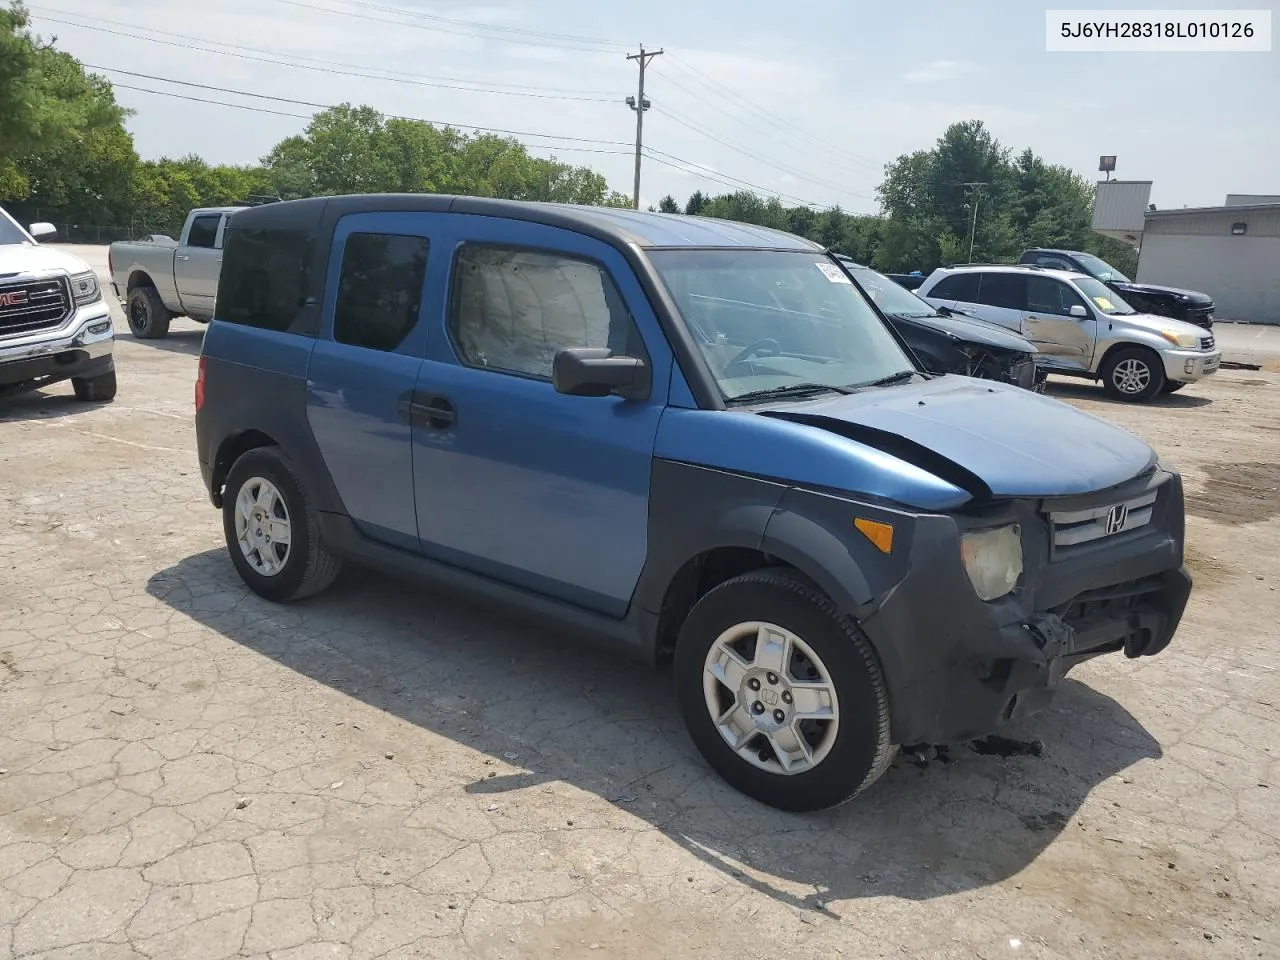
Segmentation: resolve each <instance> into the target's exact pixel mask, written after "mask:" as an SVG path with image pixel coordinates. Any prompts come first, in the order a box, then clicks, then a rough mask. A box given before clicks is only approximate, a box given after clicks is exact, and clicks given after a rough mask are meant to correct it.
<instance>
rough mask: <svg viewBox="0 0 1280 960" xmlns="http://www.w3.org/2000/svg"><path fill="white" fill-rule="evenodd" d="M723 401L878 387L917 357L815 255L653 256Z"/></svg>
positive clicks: (844, 278)
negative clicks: (764, 393) (806, 390)
mask: <svg viewBox="0 0 1280 960" xmlns="http://www.w3.org/2000/svg"><path fill="white" fill-rule="evenodd" d="M649 257H650V259H651V260H652V262H653V264H654V266H655V267H656V268H657V271H658V273H659V275H660V276H661V277H662V281H663V283H664V284H666V287H667V290H668V291H670V293H671V296H672V298H673V299H674V300H675V302H676V305H677V307H679V310H680V314H681V316H682V317H683V318H684V322H685V324H686V326H687V327H688V328H689V332H690V334H691V335H692V336H693V339H694V340H695V341H696V342H697V344H698V346H699V348H700V349H701V350H702V355H703V356H704V357H706V360H707V365H708V366H709V367H710V368H711V372H712V375H713V376H714V377H715V378H716V382H717V383H718V384H719V386H720V390H721V392H722V393H723V394H724V397H725V399H726V400H733V399H735V398H739V397H744V396H745V395H746V394H756V393H758V392H760V391H773V390H779V389H786V388H796V389H797V390H799V389H804V388H813V389H815V390H816V391H817V392H822V388H824V387H826V388H831V389H838V388H843V387H859V386H865V385H868V384H872V383H875V382H876V381H878V380H881V379H884V378H886V377H891V376H893V375H894V374H897V373H901V372H903V371H912V370H913V366H912V363H911V361H910V360H909V359H908V358H907V357H906V355H904V354H903V352H902V350H901V349H900V348H899V347H898V344H897V341H895V340H894V338H893V336H892V334H890V332H889V331H888V330H887V329H886V328H885V325H884V323H883V322H881V320H880V318H879V317H878V316H876V313H875V311H874V310H873V309H872V308H871V306H870V305H869V304H868V303H867V301H866V300H865V299H863V297H862V296H861V294H859V293H858V290H857V288H856V287H855V286H854V285H853V283H852V282H851V281H850V280H849V277H848V275H847V274H845V273H844V271H843V270H841V269H840V267H839V265H838V264H836V263H835V262H834V261H833V260H831V259H830V258H829V257H827V256H825V255H823V254H821V253H816V252H794V253H793V252H790V251H776V250H696V249H685V250H655V251H652V252H651V253H650V254H649Z"/></svg>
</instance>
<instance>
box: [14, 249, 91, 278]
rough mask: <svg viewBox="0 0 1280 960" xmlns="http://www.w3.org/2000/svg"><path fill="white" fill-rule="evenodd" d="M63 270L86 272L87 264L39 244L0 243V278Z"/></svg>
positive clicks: (77, 258)
mask: <svg viewBox="0 0 1280 960" xmlns="http://www.w3.org/2000/svg"><path fill="white" fill-rule="evenodd" d="M60 271H65V272H67V273H87V272H88V271H89V265H88V264H87V263H85V262H84V261H83V260H81V259H80V258H79V257H73V256H72V255H71V254H69V253H63V252H62V251H61V250H56V249H54V248H53V247H46V246H41V245H40V244H27V243H4V244H0V280H6V279H12V278H13V276H14V275H15V274H34V275H37V276H39V275H43V274H49V273H57V272H60Z"/></svg>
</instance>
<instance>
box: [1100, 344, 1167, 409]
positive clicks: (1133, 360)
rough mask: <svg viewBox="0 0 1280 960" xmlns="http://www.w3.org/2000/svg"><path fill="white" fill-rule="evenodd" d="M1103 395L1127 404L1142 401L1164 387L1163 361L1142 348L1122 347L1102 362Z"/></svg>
mask: <svg viewBox="0 0 1280 960" xmlns="http://www.w3.org/2000/svg"><path fill="white" fill-rule="evenodd" d="M1101 373H1102V386H1103V387H1104V388H1105V389H1106V391H1107V395H1108V396H1110V397H1113V398H1114V399H1116V400H1124V401H1127V402H1129V403H1146V402H1147V401H1148V400H1151V399H1152V398H1153V397H1156V396H1157V395H1159V393H1160V391H1161V390H1163V389H1164V385H1165V376H1164V362H1163V361H1162V360H1161V359H1160V357H1159V355H1158V354H1157V353H1156V352H1155V351H1154V350H1148V349H1147V348H1146V347H1122V348H1121V349H1119V350H1117V351H1116V352H1115V353H1113V354H1111V356H1109V357H1107V359H1106V362H1105V363H1103V365H1102V371H1101Z"/></svg>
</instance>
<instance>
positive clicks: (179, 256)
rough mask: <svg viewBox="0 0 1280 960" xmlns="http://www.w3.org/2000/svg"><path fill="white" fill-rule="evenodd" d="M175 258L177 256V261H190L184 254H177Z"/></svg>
mask: <svg viewBox="0 0 1280 960" xmlns="http://www.w3.org/2000/svg"><path fill="white" fill-rule="evenodd" d="M177 256H178V259H179V260H190V259H191V258H190V257H188V256H187V255H186V254H184V253H180V254H178V255H177Z"/></svg>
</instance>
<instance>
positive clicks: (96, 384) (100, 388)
mask: <svg viewBox="0 0 1280 960" xmlns="http://www.w3.org/2000/svg"><path fill="white" fill-rule="evenodd" d="M71 389H73V390H74V391H75V392H76V399H77V400H84V401H87V402H90V403H109V402H110V401H112V400H114V399H115V396H116V372H115V371H114V370H108V371H107V372H106V373H100V374H98V375H97V376H96V377H72V378H71Z"/></svg>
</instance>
